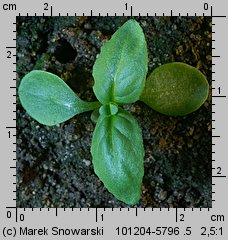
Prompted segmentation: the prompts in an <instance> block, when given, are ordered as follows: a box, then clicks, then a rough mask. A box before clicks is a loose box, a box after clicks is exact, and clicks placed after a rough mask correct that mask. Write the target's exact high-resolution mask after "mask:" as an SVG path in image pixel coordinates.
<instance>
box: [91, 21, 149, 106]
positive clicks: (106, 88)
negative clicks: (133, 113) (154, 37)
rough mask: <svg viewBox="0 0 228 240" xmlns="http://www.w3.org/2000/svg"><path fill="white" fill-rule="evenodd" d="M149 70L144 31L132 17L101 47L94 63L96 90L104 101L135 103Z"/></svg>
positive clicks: (97, 95) (101, 100)
mask: <svg viewBox="0 0 228 240" xmlns="http://www.w3.org/2000/svg"><path fill="white" fill-rule="evenodd" d="M146 73H147V47H146V41H145V37H144V33H143V30H142V28H141V27H140V25H139V24H138V23H137V22H136V21H135V20H129V21H127V22H126V23H125V24H124V25H123V26H122V27H120V28H119V29H118V30H117V31H116V32H115V33H114V34H113V36H112V37H111V39H110V40H109V41H108V42H107V43H105V45H104V46H103V47H102V48H101V53H100V55H99V57H98V59H97V60H96V62H95V64H94V66H93V77H94V79H95V85H94V87H93V90H94V92H95V95H96V97H97V98H98V100H99V101H100V102H101V103H103V104H107V103H109V102H114V103H118V104H125V103H132V102H135V101H137V100H138V99H139V96H140V94H141V92H142V90H143V88H144V84H145V77H146Z"/></svg>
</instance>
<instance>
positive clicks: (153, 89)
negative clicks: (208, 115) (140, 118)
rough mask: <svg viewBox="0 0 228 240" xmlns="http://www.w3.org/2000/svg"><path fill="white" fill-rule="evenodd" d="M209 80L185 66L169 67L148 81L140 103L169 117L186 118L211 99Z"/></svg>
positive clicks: (158, 70)
mask: <svg viewBox="0 0 228 240" xmlns="http://www.w3.org/2000/svg"><path fill="white" fill-rule="evenodd" d="M208 91H209V85H208V82H207V79H206V77H205V76H204V75H203V74H202V73H201V72H200V71H199V70H198V69H196V68H194V67H192V66H189V65H187V64H185V63H178V62H174V63H168V64H164V65H162V66H160V67H158V68H156V69H155V70H154V71H153V72H152V73H151V74H150V76H149V77H148V79H147V80H146V84H145V88H144V90H143V92H142V95H141V97H140V100H142V101H143V102H145V103H146V104H147V105H148V106H150V107H151V108H153V109H154V110H156V111H158V112H160V113H163V114H166V115H173V116H178V115H180V116H181V115H186V114H188V113H191V112H193V111H195V110H197V109H198V108H199V107H200V106H201V105H202V104H203V103H204V102H205V100H206V99H207V97H208Z"/></svg>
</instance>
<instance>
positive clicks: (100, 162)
mask: <svg viewBox="0 0 228 240" xmlns="http://www.w3.org/2000/svg"><path fill="white" fill-rule="evenodd" d="M146 75H147V46H146V41H145V36H144V33H143V31H142V28H141V27H140V25H139V24H138V23H137V22H136V21H135V20H129V21H127V22H126V23H125V24H124V25H123V26H122V27H120V28H119V29H118V30H117V31H116V32H115V33H114V35H113V36H112V38H111V39H110V40H109V41H108V42H107V43H106V44H104V46H103V47H102V48H101V53H100V55H99V57H98V59H97V60H96V62H95V64H94V67H93V77H94V80H95V84H94V87H93V90H94V93H95V95H96V97H97V99H98V100H99V102H86V101H82V100H81V99H80V98H79V97H78V96H77V95H76V94H75V93H74V92H73V91H72V90H71V89H70V88H69V87H68V86H67V85H66V84H65V82H64V81H63V80H62V79H60V78H59V77H57V76H56V75H54V74H52V73H48V72H45V71H40V70H34V71H31V72H30V73H28V74H27V75H25V76H24V78H23V79H22V81H21V83H20V86H19V98H20V101H21V104H22V106H23V107H24V108H25V109H26V111H27V112H28V114H30V115H31V116H32V117H33V118H34V119H36V120H37V121H38V122H40V123H42V124H45V125H49V126H52V125H56V124H58V123H61V122H64V121H66V120H68V119H70V118H72V117H73V116H74V115H76V114H78V113H82V112H85V111H90V110H95V111H97V109H99V117H98V120H97V123H96V127H95V130H94V135H93V139H92V146H91V153H92V159H93V166H94V171H95V173H96V174H97V176H98V177H99V178H100V179H101V181H102V182H103V183H104V185H105V186H106V188H107V189H108V190H109V191H110V192H111V193H112V194H113V195H114V196H115V197H116V198H118V199H119V200H121V201H123V202H125V203H127V204H130V205H132V204H136V203H137V202H138V201H139V198H140V195H141V187H142V179H143V175H144V167H143V159H144V148H143V139H142V133H141V129H140V127H139V125H138V123H137V121H136V120H135V119H134V117H133V116H132V115H131V114H130V113H128V112H127V111H125V110H123V109H122V108H121V106H122V105H124V104H129V103H133V102H136V101H137V100H142V101H143V102H145V103H146V104H148V105H149V106H150V107H152V108H154V109H155V110H156V111H158V112H161V113H164V114H168V115H184V114H188V113H190V112H192V111H194V110H196V109H198V108H199V107H200V106H201V105H202V104H203V102H204V101H205V100H206V98H207V95H208V83H207V80H206V78H205V76H204V75H203V74H202V73H200V72H199V71H198V70H197V69H196V68H193V67H191V66H189V65H187V64H183V63H170V64H165V65H163V66H161V67H158V68H157V69H156V70H155V71H154V72H152V73H151V75H150V76H149V78H148V79H147V81H146V84H145V79H146Z"/></svg>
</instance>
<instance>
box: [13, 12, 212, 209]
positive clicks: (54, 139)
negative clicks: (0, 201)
mask: <svg viewBox="0 0 228 240" xmlns="http://www.w3.org/2000/svg"><path fill="white" fill-rule="evenodd" d="M127 19H128V18H127V17H18V18H17V85H19V84H20V81H21V79H22V78H23V76H24V75H25V74H26V73H28V72H29V71H31V70H33V69H40V70H46V71H49V72H52V73H54V74H57V75H58V76H59V77H61V78H62V79H63V80H64V81H65V82H66V83H67V84H68V85H69V86H70V87H71V88H72V89H73V91H74V92H75V93H76V94H77V95H78V96H80V98H82V99H84V100H87V101H94V100H96V97H95V95H94V93H93V90H92V87H93V84H94V80H93V77H92V67H93V64H94V62H95V60H96V58H97V56H98V54H99V52H100V48H101V46H102V45H103V44H104V43H105V42H106V41H107V40H108V39H110V37H111V36H112V34H113V33H114V32H115V31H116V30H117V29H118V28H119V27H120V26H121V25H122V24H123V23H124V22H125V21H127ZM135 19H136V20H137V21H138V22H139V23H140V25H141V26H142V28H143V30H144V33H145V37H146V41H147V45H148V57H149V59H148V61H149V69H148V73H150V72H151V71H153V70H154V69H155V68H156V67H158V66H159V65H161V64H164V63H169V62H173V61H176V62H184V63H187V64H190V65H192V66H194V67H197V68H198V69H199V70H200V71H201V72H202V73H203V74H205V75H206V77H207V80H208V82H209V84H210V86H211V48H212V46H211V42H212V41H211V25H212V21H211V18H210V17H135ZM124 108H125V109H126V110H128V111H129V112H130V113H131V114H132V115H133V116H134V117H135V118H136V119H137V121H138V123H139V125H140V127H141V128H142V134H143V142H144V148H145V158H144V167H145V174H144V178H143V186H142V194H141V199H140V201H139V203H138V204H137V205H135V207H185V208H187V207H211V200H212V199H211V191H212V189H211V185H212V181H211V167H212V166H211V146H212V139H211V90H210V93H209V97H208V99H207V101H206V102H205V103H204V104H203V105H202V107H201V108H200V109H198V110H197V111H196V112H194V113H191V114H189V115H187V116H184V117H170V116H165V115H162V114H160V113H158V112H156V111H154V110H152V109H151V108H149V107H148V106H147V105H145V104H144V103H142V102H139V101H138V102H136V103H134V104H129V105H126V106H124ZM90 115H91V112H86V113H82V114H79V115H76V116H75V117H73V118H72V119H70V120H68V121H66V122H64V123H61V124H59V125H58V126H53V127H48V126H44V125H41V124H39V123H38V122H37V121H35V120H34V119H32V118H31V117H30V116H29V115H28V114H27V113H26V111H25V110H24V109H23V107H22V106H21V104H20V100H19V98H18V99H17V207H22V208H27V207H30V208H31V207H59V208H61V207H66V208H67V207H129V206H127V205H126V204H124V203H123V202H121V201H118V200H117V199H116V198H115V197H114V196H113V195H112V194H111V193H109V192H108V191H107V189H106V188H105V187H104V185H103V183H102V182H101V181H100V180H99V178H98V177H97V176H96V174H95V173H94V170H93V164H92V158H91V153H90V146H91V140H92V135H93V131H94V128H95V123H93V122H92V121H91V119H90Z"/></svg>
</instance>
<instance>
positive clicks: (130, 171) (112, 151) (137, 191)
mask: <svg viewBox="0 0 228 240" xmlns="http://www.w3.org/2000/svg"><path fill="white" fill-rule="evenodd" d="M91 152H92V156H93V165H94V170H95V173H96V174H97V176H98V177H99V178H100V179H101V181H102V182H103V183H104V185H105V186H106V188H107V189H108V190H109V192H111V193H112V194H113V195H114V196H115V197H116V198H117V199H119V200H121V201H123V202H125V203H126V204H130V205H133V204H136V203H137V202H138V201H139V198H140V195H141V188H142V178H143V175H144V168H143V158H144V149H143V140H142V133H141V129H140V127H139V126H138V123H137V121H136V120H135V119H134V117H133V116H132V115H131V114H129V113H128V112H126V111H124V110H122V109H119V111H118V113H117V114H115V115H106V114H103V115H101V116H100V117H99V119H98V122H97V125H96V128H95V131H94V135H93V140H92V147H91Z"/></svg>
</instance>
